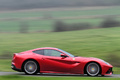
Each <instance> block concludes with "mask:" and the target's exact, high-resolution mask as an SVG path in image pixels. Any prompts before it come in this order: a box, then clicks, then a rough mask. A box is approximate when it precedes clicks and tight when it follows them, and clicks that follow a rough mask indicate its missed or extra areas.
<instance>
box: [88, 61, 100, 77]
mask: <svg viewBox="0 0 120 80" xmlns="http://www.w3.org/2000/svg"><path fill="white" fill-rule="evenodd" d="M86 71H87V74H88V75H90V76H97V75H98V74H99V72H100V66H99V65H98V64H97V63H95V62H92V63H89V64H88V65H87V67H86Z"/></svg>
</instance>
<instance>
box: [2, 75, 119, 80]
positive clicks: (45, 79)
mask: <svg viewBox="0 0 120 80" xmlns="http://www.w3.org/2000/svg"><path fill="white" fill-rule="evenodd" d="M0 79H1V80H16V79H17V80H28V79H29V80H53V79H54V80H108V79H109V80H119V79H120V78H109V77H106V78H105V77H99V78H98V77H27V76H17V75H9V76H0Z"/></svg>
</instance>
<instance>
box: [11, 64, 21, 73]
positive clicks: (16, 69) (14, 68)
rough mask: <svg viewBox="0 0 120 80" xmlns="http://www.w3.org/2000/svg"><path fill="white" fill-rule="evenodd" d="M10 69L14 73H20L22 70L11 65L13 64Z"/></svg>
mask: <svg viewBox="0 0 120 80" xmlns="http://www.w3.org/2000/svg"><path fill="white" fill-rule="evenodd" d="M11 68H12V69H13V70H15V71H19V72H22V70H21V69H18V68H16V67H15V65H13V64H12V65H11Z"/></svg>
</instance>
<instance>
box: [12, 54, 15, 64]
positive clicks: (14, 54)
mask: <svg viewBox="0 0 120 80" xmlns="http://www.w3.org/2000/svg"><path fill="white" fill-rule="evenodd" d="M15 57H16V53H14V54H13V59H12V62H14V60H15Z"/></svg>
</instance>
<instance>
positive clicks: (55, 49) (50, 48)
mask: <svg viewBox="0 0 120 80" xmlns="http://www.w3.org/2000/svg"><path fill="white" fill-rule="evenodd" d="M40 49H55V50H58V48H54V47H41V48H36V49H33V50H40ZM33 50H32V51H33Z"/></svg>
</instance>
